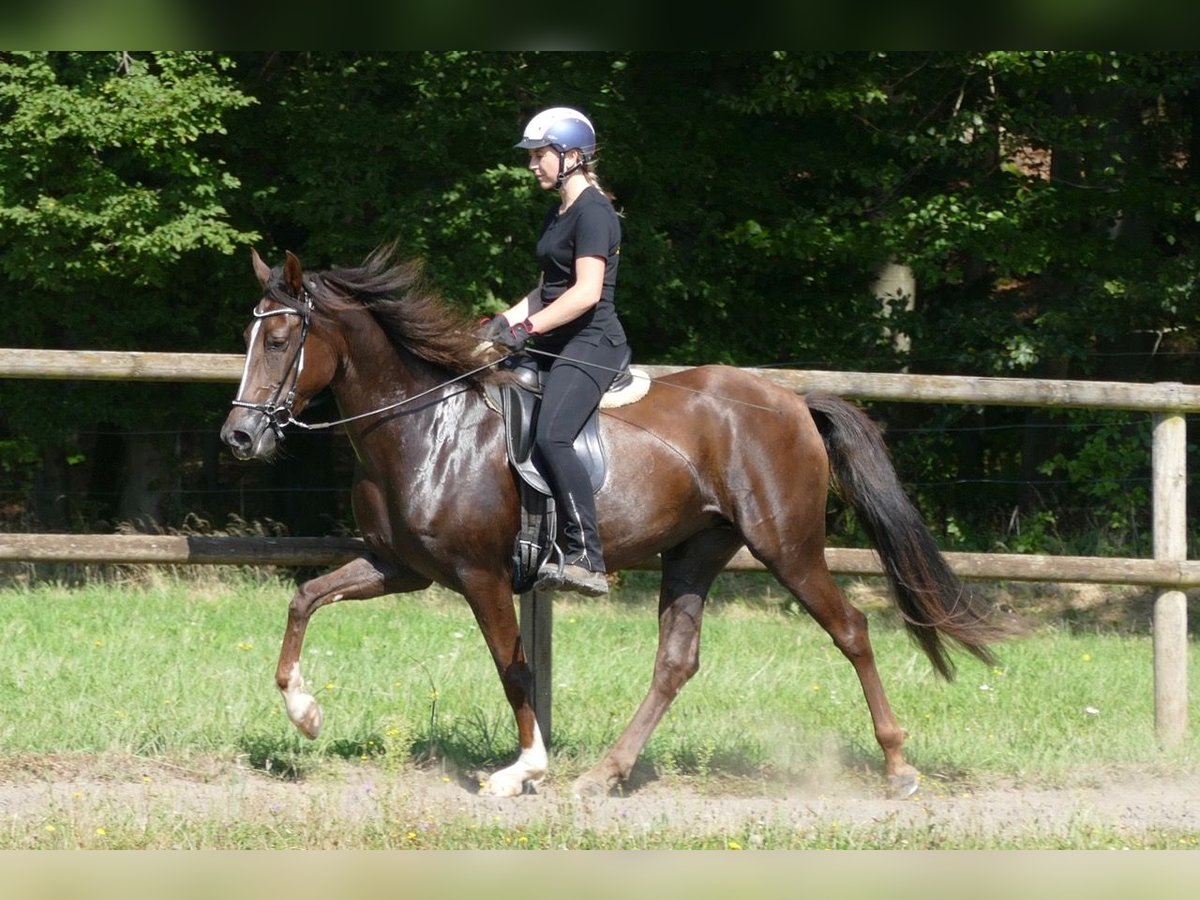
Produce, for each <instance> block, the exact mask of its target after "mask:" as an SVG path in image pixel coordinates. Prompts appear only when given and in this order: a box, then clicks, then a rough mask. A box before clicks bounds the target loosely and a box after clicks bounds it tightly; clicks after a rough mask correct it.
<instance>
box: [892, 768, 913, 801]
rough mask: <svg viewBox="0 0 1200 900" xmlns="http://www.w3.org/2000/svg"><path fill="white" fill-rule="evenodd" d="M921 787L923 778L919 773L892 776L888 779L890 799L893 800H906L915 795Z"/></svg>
mask: <svg viewBox="0 0 1200 900" xmlns="http://www.w3.org/2000/svg"><path fill="white" fill-rule="evenodd" d="M920 785H921V776H920V775H919V774H918V773H917V772H905V773H904V774H902V775H891V776H889V777H888V797H890V798H891V799H892V800H905V799H907V798H909V797H911V796H912V795H913V794H915V793H916V792H917V788H918V787H920Z"/></svg>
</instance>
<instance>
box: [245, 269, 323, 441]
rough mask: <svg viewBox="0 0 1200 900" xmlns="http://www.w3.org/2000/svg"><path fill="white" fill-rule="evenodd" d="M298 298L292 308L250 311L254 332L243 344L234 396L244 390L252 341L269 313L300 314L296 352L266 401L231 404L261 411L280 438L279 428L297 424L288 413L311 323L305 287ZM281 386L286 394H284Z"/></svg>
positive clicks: (254, 345) (250, 359) (308, 297)
mask: <svg viewBox="0 0 1200 900" xmlns="http://www.w3.org/2000/svg"><path fill="white" fill-rule="evenodd" d="M300 299H301V300H302V301H303V306H302V307H300V308H293V307H290V306H285V307H282V308H280V309H269V310H266V311H265V312H260V311H259V310H258V309H257V308H255V310H254V313H253V315H254V319H255V323H254V335H255V337H253V338H251V340H250V341H249V342H248V343H247V346H248V347H249V349H248V350H247V351H246V367H245V368H244V369H243V370H242V383H241V385H240V386H239V387H238V392H237V396H238V397H241V396H242V392H243V391H245V389H246V376H247V375H248V374H249V373H250V363H251V361H252V356H251V355H252V354H253V352H254V349H255V348H256V347H257V346H258V341H257V340H256V337H257V333H258V328H259V324H260V323H261V322H262V320H263V319H269V318H271V317H272V316H299V317H300V342H299V343H298V344H297V346H296V352H295V353H294V354H292V358H291V360H289V362H288V366H287V369H286V370H285V371H284V373H283V377H282V378H281V379H279V384H278V386H277V387H276V388H275V393H273V394H272V395H271V398H270V399H269V400H267V402H266V403H250V402H248V401H246V400H238V399H234V401H233V405H234V406H238V407H241V408H242V409H252V410H254V411H255V412H259V413H262V414H263V415H264V416H266V418H267V421H268V422H269V423H270V424H271V429H272V430H273V431H274V432H275V436H276V437H278V438H282V437H283V429H284V428H285V427H286V426H288V425H301V424H302V423H301V422H299V421H298V420H297V419H296V417H295V415H294V414H293V412H292V405H293V404H294V403H295V402H296V385H298V384H299V383H300V374H301V373H302V372H303V371H304V343H305V341H306V340H307V338H308V331H309V327H310V325H311V322H312V311H313V302H312V295H311V294H309V292H308V290H307V289H304V290H303V291H302V292H301V295H300ZM285 385H288V387H287V388H286V390H287V394H286V395H284V390H285ZM281 396H282V397H283V402H282V403H280V402H279V401H280V397H281Z"/></svg>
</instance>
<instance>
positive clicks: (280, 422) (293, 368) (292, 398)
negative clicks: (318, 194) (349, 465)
mask: <svg viewBox="0 0 1200 900" xmlns="http://www.w3.org/2000/svg"><path fill="white" fill-rule="evenodd" d="M303 296H304V309H303V310H300V309H292V308H291V307H285V308H283V309H272V310H268V311H267V312H259V311H258V310H255V311H254V318H255V319H257V320H259V321H261V320H262V319H266V318H270V317H271V316H299V317H300V323H301V324H300V342H299V346H298V348H297V350H296V355H295V356H293V357H292V360H291V362H290V363H288V368H287V371H286V372H285V373H284V376H283V378H282V379H281V380H280V382H279V387H277V388H276V389H275V393H274V394H273V395H272V396H271V399H270V400H268V401H267V402H266V403H249V402H247V401H245V400H234V401H233V404H232V405H233V406H239V407H241V408H243V409H252V410H254V411H255V412H260V413H262V414H263V415H264V416H266V417H267V419H268V421H269V422H270V423H271V428H272V429H274V431H275V433H276V434H277V435H279V436H280V437H282V436H283V429H284V428H286V427H287V426H288V425H295V426H296V427H297V428H299V429H301V430H302V431H324V430H325V429H327V428H336V427H337V426H338V425H345V424H346V423H347V422H357V421H358V420H359V419H367V418H370V417H371V416H377V415H379V414H380V413H385V412H390V411H391V410H393V409H399V408H400V407H401V406H405V405H407V404H409V403H413V402H415V401H417V400H420V399H421V398H422V397H428V396H429V395H430V394H432V393H435V392H437V391H440V390H441V389H442V388H445V387H449V386H450V385H452V384H455V383H456V382H459V381H463V380H464V379H467V378H470V377H471V376H472V375H476V374H478V373H479V372H482V371H483V370H484V369H489V368H491V367H492V366H494V365H496V364H498V363H502V362H504V360H506V359H508V358H509V357H510V356H513V355H514V354H512V353H510V354H508V356H504V357H501V358H500V359H497V360H493V361H492V362H488V363H484V364H483V365H481V366H477V367H476V368H474V369H472V370H471V371H469V372H463V373H462V374H461V375H456V376H455V377H453V378H451V379H450V380H448V381H443V382H442V383H441V384H436V385H434V386H433V387H431V388H429V389H428V390H426V391H422V392H421V393H419V394H414V395H413V396H411V397H405V398H404V399H403V400H397V401H396V402H395V403H390V404H388V405H387V406H381V407H379V408H378V409H372V410H368V411H367V412H364V413H358V414H357V415H353V416H346V417H345V418H343V419H335V420H334V421H332V422H311V423H310V422H302V421H300V420H299V419H297V418H296V416H295V414H294V413H293V412H292V404H293V403H295V402H296V385H297V383H298V382H299V381H300V373H301V372H303V371H304V342H305V340H306V339H307V338H308V329H309V320H310V317H311V314H312V308H313V305H312V297H311V295H310V294H309V293H308V291H307V290H305V291H304V295H303ZM249 364H250V359H249V356H247V358H246V366H247V369H248V368H249ZM289 379H290V381H291V387H290V388H289V389H288V392H287V396H286V397H285V398H284V400H283V402H282V403H280V402H278V401H279V397H280V394H282V393H283V386H284V385H285V384H287V383H288V381H289ZM238 393H239V395H240V393H241V392H240V391H239V392H238Z"/></svg>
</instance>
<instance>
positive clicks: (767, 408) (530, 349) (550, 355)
mask: <svg viewBox="0 0 1200 900" xmlns="http://www.w3.org/2000/svg"><path fill="white" fill-rule="evenodd" d="M525 352H526V353H532V354H535V355H537V356H544V357H546V358H547V359H561V360H563V361H564V362H569V363H575V365H577V366H591V367H592V368H593V369H600V370H602V371H604V372H613V373H614V374H617V375H620V374H621V370H620V369H614V368H612V367H611V366H602V365H600V363H593V362H584V361H583V360H581V359H572V358H571V357H570V356H563V355H562V354H561V353H551V352H549V351H548V350H538V349H537V348H535V347H527V348H525ZM514 355H515V354H512V353H510V354H509V356H514ZM507 358H508V357H505V359H507ZM498 361H500V362H502V361H503V360H498ZM493 365H494V363H493ZM654 383H655V384H657V385H660V386H661V387H670V388H675V389H676V390H678V391H687V392H688V393H689V394H699V395H700V396H701V397H712V398H713V399H714V400H724V401H725V402H726V403H736V404H738V405H739V406H749V407H750V408H751V409H761V410H763V411H765V412H773V413H776V414H779V413H780V410H778V409H776V408H775V407H773V406H762V405H760V404H758V403H750V402H749V401H747V400H739V399H737V398H736V397H724V396H722V395H721V394H714V393H713V392H712V391H700V390H697V389H696V388H690V387H684V386H683V385H682V384H672V383H671V382H669V381H656V382H654Z"/></svg>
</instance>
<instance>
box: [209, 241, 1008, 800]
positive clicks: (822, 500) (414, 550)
mask: <svg viewBox="0 0 1200 900" xmlns="http://www.w3.org/2000/svg"><path fill="white" fill-rule="evenodd" d="M251 262H252V265H253V269H254V273H255V275H256V277H257V279H258V282H259V284H260V285H261V288H262V294H261V297H260V299H259V301H258V303H257V305H256V306H255V308H254V311H253V317H252V319H251V321H250V323H249V324H248V325H247V326H246V329H245V335H244V337H245V344H246V356H245V366H244V370H243V374H242V379H241V383H240V385H239V387H238V389H237V395H236V398H235V400H234V401H233V408H232V410H231V411H230V413H229V415H228V417H227V419H226V421H225V423H224V426H223V427H222V429H221V437H222V440H223V441H224V443H225V444H226V445H228V447H229V448H230V450H231V451H232V453H233V455H234V456H235V457H237V458H238V459H241V460H247V459H252V458H254V459H270V458H271V457H272V456H273V455H274V453H275V451H276V450H277V449H278V447H279V445H280V442H281V441H282V440H283V436H284V433H285V428H286V427H287V426H289V425H301V426H303V425H304V423H302V422H299V420H297V419H296V418H295V417H296V416H297V414H299V413H300V412H301V411H302V410H303V409H304V408H305V406H306V404H308V403H309V402H310V400H311V399H312V398H313V397H314V396H315V395H316V394H317V393H318V392H320V391H322V390H324V389H325V388H327V387H328V388H330V389H331V391H332V394H333V396H334V398H335V399H336V402H337V407H338V410H339V412H340V414H341V415H342V416H343V417H344V418H342V419H340V420H338V421H337V423H335V424H337V425H340V426H343V427H344V428H345V431H346V434H347V435H348V437H349V440H350V442H351V444H352V445H353V448H354V451H355V453H356V456H357V462H356V472H355V475H354V480H353V486H352V488H351V498H352V508H353V513H354V518H355V522H356V525H357V528H358V530H359V532H360V534H361V537H362V540H363V542H364V545H365V552H364V553H363V554H362V555H360V556H359V557H357V558H355V559H354V560H352V561H351V562H348V563H346V564H345V565H343V566H341V567H340V568H338V569H336V570H335V571H332V572H329V573H326V574H323V575H320V576H318V577H316V578H313V579H312V580H309V581H306V582H305V583H303V584H301V585H300V586H299V588H298V589H297V590H296V593H295V594H294V596H293V597H292V598H291V600H290V602H289V604H288V615H287V625H286V629H285V631H284V635H283V640H282V645H281V648H280V653H279V661H278V665H277V668H276V672H275V682H276V685H277V687H278V689H279V690H280V692H281V694H282V698H283V701H284V707H285V709H286V711H287V715H288V717H289V718H290V720H291V721H292V723H293V724H294V725H295V726H296V727H297V728H298V729H299V730H300V731H301V732H302V733H303V734H304V735H306V736H308V737H310V738H315V737H316V736H317V734H318V732H319V730H320V728H321V724H322V713H321V708H320V706H319V704H318V703H317V701H316V699H315V698H314V697H313V695H312V694H311V693H309V692H308V691H307V690H306V689H305V684H304V678H303V676H302V674H301V670H300V651H301V647H302V645H303V642H304V636H305V631H306V629H307V627H308V623H309V620H310V618H311V617H312V615H313V613H315V612H316V611H317V610H318V609H320V608H322V607H324V606H326V605H328V604H330V603H337V602H341V601H345V600H365V599H368V598H373V597H379V596H383V595H386V594H393V593H399V592H408V591H419V590H422V589H425V588H427V587H429V586H430V585H431V584H433V583H435V582H436V583H437V584H439V585H443V586H445V587H447V588H449V589H451V590H452V591H454V592H457V593H459V594H461V595H462V596H463V597H465V598H466V601H467V603H468V604H469V606H470V609H471V611H472V613H473V614H474V617H475V620H476V622H477V623H478V627H479V629H480V631H481V632H482V635H483V638H484V641H485V642H486V645H487V648H488V650H489V651H490V653H491V656H492V661H493V662H494V664H495V667H496V671H497V673H498V675H499V678H500V683H501V686H502V689H503V691H504V694H505V697H506V698H507V700H508V703H509V705H510V706H511V707H512V712H513V716H514V718H515V722H516V731H517V737H518V742H519V752H518V755H517V758H516V760H515V761H514V762H512V763H511V764H510V765H508V766H506V767H503V768H500V769H498V770H497V771H495V772H493V773H492V774H491V775H490V776H486V777H484V778H482V779H481V781H480V792H481V793H483V794H487V795H494V796H501V797H504V796H516V795H518V794H521V793H523V792H524V791H526V790H528V789H534V788H536V786H537V785H538V784H539V783H540V782H541V781H542V780H543V779H544V778H545V776H546V774H547V769H548V754H547V750H546V744H545V741H544V740H543V736H542V734H541V732H540V730H539V728H538V724H537V721H536V717H535V714H534V709H533V707H532V705H531V685H532V670H531V668H530V666H529V664H528V662H527V660H526V656H525V651H524V648H523V647H522V644H521V633H520V629H519V626H518V621H517V616H516V613H515V610H514V606H515V603H514V594H513V585H512V582H511V577H512V567H513V560H512V547H513V541H514V537H515V535H516V533H517V530H518V527H519V520H520V501H519V496H518V487H517V485H516V483H515V480H514V474H513V471H512V469H511V467H510V466H509V464H508V462H507V459H506V453H505V437H504V432H503V429H504V425H503V422H502V419H501V416H500V415H499V414H498V413H496V412H495V411H493V409H492V408H491V407H490V406H489V404H488V403H487V402H486V398H485V391H484V387H485V385H486V383H487V382H488V381H489V379H495V378H498V377H501V376H500V375H499V374H498V373H497V372H496V367H495V366H494V365H493V364H492V362H489V361H488V359H486V358H485V359H483V360H481V358H480V356H479V355H478V354H479V352H480V346H479V342H478V340H477V338H476V337H475V331H476V328H477V325H476V323H475V322H473V321H471V320H470V319H469V318H468V317H467V315H466V313H465V312H463V311H456V310H455V309H454V308H453V307H452V306H451V305H449V304H448V303H447V302H445V301H443V300H442V299H441V297H440V295H439V294H438V293H437V292H436V291H433V290H432V289H430V288H429V287H427V282H426V280H425V278H424V277H423V274H422V271H421V264H420V262H419V261H414V260H405V259H401V258H399V257H398V254H397V251H396V247H395V245H389V246H384V247H380V248H377V249H376V250H375V251H373V252H372V253H371V254H369V255H368V256H367V258H366V259H365V260H364V261H363V262H362V263H361V264H360V265H358V266H354V267H344V268H331V269H328V270H326V271H319V272H306V271H305V270H304V268H303V267H302V265H301V263H300V260H299V259H298V258H297V257H296V255H295V254H293V253H292V252H290V251H288V252H287V253H286V256H285V260H284V262H283V263H282V264H281V265H279V266H276V267H274V268H270V267H268V266H267V264H266V263H264V262H263V260H262V259H261V258H260V257H259V255H258V253H257V251H254V250H251ZM492 354H493V357H496V358H498V357H499V356H500V355H501V354H500V353H499V352H498V351H496V350H494V349H493V350H492ZM602 412H603V415H602V417H601V418H602V423H601V424H602V431H603V442H604V445H605V447H606V449H607V456H608V460H609V472H608V475H607V478H606V480H605V482H604V483H603V485H602V486H601V487H600V489H599V491H598V493H597V498H596V503H597V511H598V517H599V527H600V534H601V539H602V542H603V546H604V555H605V560H606V562H607V564H608V570H609V572H616V571H619V570H621V569H623V568H628V567H630V566H632V565H635V564H639V563H643V562H645V561H647V560H652V559H654V558H655V556H658V557H660V558H661V570H662V580H661V586H660V592H659V598H658V621H659V636H658V647H657V652H656V655H655V659H654V665H653V677H652V679H651V683H650V687H649V690H648V692H647V694H646V696H645V699H644V700H643V701H642V702H641V704H640V706H639V707H638V708H637V710H636V711H635V712H634V714H633V717H632V719H631V720H630V722H629V724H628V725H627V726H626V728H625V729H624V731H623V732H622V734H621V735H620V736H619V737H618V739H617V741H616V743H615V744H613V746H612V747H611V748H609V749H608V751H607V752H606V753H605V754H604V755H603V757H602V758H601V759H600V760H599V762H597V763H596V764H595V765H594V766H593V767H592V768H591V769H590V770H588V771H587V772H585V773H584V774H583V775H581V776H580V777H579V778H578V779H576V781H575V782H574V783H573V785H572V788H573V792H574V794H575V795H577V796H596V795H605V794H608V793H609V792H611V791H612V790H613V789H614V788H616V787H618V786H619V785H620V784H621V783H622V782H624V781H625V780H626V779H627V778H628V776H629V774H630V772H631V770H632V768H633V765H634V762H635V761H636V759H637V757H638V756H639V754H640V753H641V751H642V749H643V747H644V746H645V744H646V742H647V741H648V740H649V738H650V736H651V734H652V732H653V731H654V729H655V727H656V726H657V724H658V723H659V721H660V720H661V719H662V717H663V715H664V714H665V713H666V711H667V709H668V707H669V706H670V704H671V702H672V700H673V699H674V698H675V696H676V695H677V694H678V693H679V691H680V690H681V689H682V688H683V686H684V685H685V683H686V682H687V681H688V680H689V679H691V678H692V677H693V676H694V675H695V674H696V672H697V671H698V669H699V665H700V629H701V620H702V616H703V613H704V608H705V602H706V598H707V596H708V592H709V589H710V587H711V585H712V584H713V581H714V580H715V579H716V577H717V575H718V574H720V572H721V571H722V570H723V569H724V568H725V566H726V565H727V563H728V562H729V561H730V560H731V559H732V557H733V556H734V555H735V554H736V553H737V552H739V551H740V550H741V548H743V547H746V548H748V550H749V552H750V553H751V554H752V555H753V556H754V557H755V558H757V559H758V560H759V561H760V562H761V563H762V564H763V566H764V567H765V568H766V569H767V570H768V571H769V572H770V573H771V574H772V575H773V576H774V577H775V578H776V579H778V581H779V583H780V584H781V585H782V586H783V587H784V588H785V589H786V590H788V591H789V592H790V593H791V594H792V595H793V596H794V597H795V598H796V599H797V600H798V601H799V603H800V604H801V605H802V607H803V608H804V609H805V610H806V611H807V612H808V613H809V614H810V615H811V616H812V617H813V618H814V619H815V620H816V621H817V622H818V623H819V624H820V625H821V627H822V628H824V630H825V631H826V632H827V633H828V634H829V636H830V638H831V639H832V640H833V642H834V644H835V645H836V646H837V648H838V649H839V650H840V651H841V652H842V653H843V654H844V655H845V657H846V658H847V659H848V660H849V662H850V664H851V665H852V666H853V668H854V671H855V673H856V674H857V676H858V680H859V682H860V684H861V687H862V692H863V695H864V697H865V699H866V705H867V710H868V711H869V713H870V717H871V723H872V726H873V728H874V734H875V739H876V741H877V742H878V744H879V747H880V749H881V750H882V753H883V763H884V775H885V778H886V787H887V789H888V790H889V792H890V793H891V794H892V795H894V796H900V797H903V796H908V795H910V794H912V793H913V792H915V791H916V789H917V785H918V780H919V773H918V771H917V769H916V768H915V767H914V766H912V765H911V764H909V763H908V762H907V761H906V759H905V757H904V753H903V743H904V740H905V738H906V737H907V732H905V730H904V729H903V728H902V727H901V726H900V724H899V722H898V721H897V718H896V715H895V714H894V713H893V711H892V709H891V706H890V705H889V703H888V699H887V696H886V694H885V691H884V688H883V684H882V682H881V680H880V676H879V672H878V670H877V668H876V665H875V657H874V651H873V649H872V646H871V642H870V639H869V637H868V634H867V621H866V617H865V615H864V614H863V613H862V612H861V611H860V610H858V609H857V608H855V607H854V606H852V605H851V604H850V603H849V602H848V601H847V600H846V598H845V596H844V595H843V593H842V591H841V589H840V588H839V587H838V585H837V583H836V582H835V581H834V579H833V577H832V576H831V574H830V572H829V569H828V567H827V565H826V561H825V555H824V549H825V542H826V541H825V518H826V503H827V500H828V494H829V491H830V489H831V479H832V480H833V486H834V487H836V488H837V489H838V490H839V491H840V493H841V495H842V496H843V497H844V498H845V500H846V501H847V502H848V504H849V505H850V507H851V508H852V509H853V510H854V511H855V512H856V514H857V516H858V518H859V520H860V521H861V523H862V525H863V527H864V529H865V530H866V532H867V533H868V535H869V537H870V539H871V542H872V544H873V545H874V547H875V548H876V551H877V553H878V554H879V556H880V558H881V559H882V561H883V564H884V569H885V572H886V575H887V577H888V581H889V582H890V588H891V595H892V597H893V600H894V602H895V605H896V607H897V609H898V611H899V614H900V616H901V617H902V619H903V622H904V625H905V627H906V628H907V630H908V632H909V634H910V636H911V637H912V638H913V639H914V640H915V642H916V644H917V646H918V647H920V648H921V650H923V651H924V653H925V655H926V656H927V657H928V658H929V660H930V662H931V664H932V666H933V668H934V670H935V671H936V672H937V673H938V674H939V675H940V676H942V677H944V678H945V679H947V680H950V679H952V678H953V676H954V669H955V664H954V661H953V659H952V657H951V655H950V652H949V651H950V650H955V651H966V652H967V653H969V654H971V655H973V656H974V657H977V658H978V659H979V660H981V661H982V662H984V663H986V664H988V665H992V664H994V663H995V658H994V652H993V650H992V645H993V644H995V643H996V642H997V641H999V640H1001V639H1003V638H1004V637H1006V636H1008V633H1009V630H1008V628H1007V626H1005V625H1003V624H1001V623H999V622H998V621H997V620H996V619H995V618H994V617H993V616H992V615H991V613H990V611H989V610H988V609H987V608H986V607H985V606H984V605H983V604H981V603H980V602H979V601H977V600H976V599H974V598H973V597H972V596H971V595H970V594H969V593H968V592H967V591H966V590H965V589H964V586H963V584H962V583H961V582H960V581H959V579H958V578H957V577H956V576H955V575H954V573H953V572H952V571H951V570H950V568H949V566H948V565H947V563H946V561H945V559H944V558H943V556H942V555H941V553H940V551H939V550H938V547H937V544H936V542H935V540H934V538H933V536H932V534H931V532H930V530H929V528H928V526H927V525H926V524H925V523H924V521H923V520H922V517H921V515H920V513H919V512H918V511H917V510H916V508H915V506H914V505H913V503H912V502H911V500H910V498H909V497H908V496H907V495H906V493H905V491H904V489H903V487H902V486H901V483H900V481H899V478H898V475H897V472H896V470H895V466H894V463H893V462H892V459H891V456H890V453H889V451H888V448H887V446H886V444H885V442H884V439H883V436H882V433H881V431H880V429H879V428H878V426H877V425H876V424H875V423H874V422H873V420H872V419H871V418H870V417H869V416H868V415H867V414H866V413H865V412H864V411H863V410H861V409H860V408H859V407H857V406H855V405H853V404H851V403H849V402H847V401H845V400H843V399H841V398H838V397H835V396H833V395H830V394H825V393H810V394H807V395H804V396H801V395H799V394H797V393H795V392H793V391H790V390H788V389H786V388H784V387H782V386H780V385H777V384H774V383H773V382H771V381H769V380H768V379H766V378H763V377H761V376H759V375H756V374H754V373H751V372H747V371H744V370H741V369H738V368H736V367H732V366H721V365H704V366H698V367H696V368H690V369H685V370H683V371H677V372H673V373H671V374H669V375H665V376H663V377H660V378H656V379H654V380H653V381H652V383H651V385H650V388H649V391H648V392H647V394H646V395H645V397H644V398H643V399H641V400H639V401H637V402H636V403H633V404H632V405H628V406H622V407H619V408H615V409H605V410H603V411H602Z"/></svg>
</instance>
